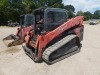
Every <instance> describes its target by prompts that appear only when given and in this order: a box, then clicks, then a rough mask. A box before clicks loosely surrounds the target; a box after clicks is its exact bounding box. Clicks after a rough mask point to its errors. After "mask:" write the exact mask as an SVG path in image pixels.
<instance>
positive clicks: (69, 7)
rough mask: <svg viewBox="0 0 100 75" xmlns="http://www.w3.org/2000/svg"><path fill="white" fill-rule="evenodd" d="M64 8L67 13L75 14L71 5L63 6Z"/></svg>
mask: <svg viewBox="0 0 100 75" xmlns="http://www.w3.org/2000/svg"><path fill="white" fill-rule="evenodd" d="M64 8H65V9H66V10H68V11H71V12H75V8H74V6H73V5H66V6H64Z"/></svg>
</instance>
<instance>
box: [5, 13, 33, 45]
mask: <svg viewBox="0 0 100 75" xmlns="http://www.w3.org/2000/svg"><path fill="white" fill-rule="evenodd" d="M33 17H34V16H33V15H32V14H25V15H21V16H20V25H21V26H20V28H17V32H16V35H14V34H11V35H9V36H7V37H5V38H4V39H3V41H4V43H5V44H6V45H7V47H11V46H15V45H20V44H22V43H23V42H24V39H25V36H26V33H27V32H28V31H30V30H32V29H33V25H32V24H33V23H32V22H33Z"/></svg>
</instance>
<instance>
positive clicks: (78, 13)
mask: <svg viewBox="0 0 100 75" xmlns="http://www.w3.org/2000/svg"><path fill="white" fill-rule="evenodd" d="M76 16H84V12H83V11H81V10H80V11H78V12H77V13H76Z"/></svg>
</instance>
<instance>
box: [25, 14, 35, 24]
mask: <svg viewBox="0 0 100 75" xmlns="http://www.w3.org/2000/svg"><path fill="white" fill-rule="evenodd" d="M33 21H34V17H33V15H27V16H26V26H30V25H32V24H33Z"/></svg>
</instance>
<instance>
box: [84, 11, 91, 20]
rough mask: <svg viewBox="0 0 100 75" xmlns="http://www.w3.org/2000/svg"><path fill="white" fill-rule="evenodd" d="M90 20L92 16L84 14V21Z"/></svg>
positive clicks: (88, 13) (87, 13)
mask: <svg viewBox="0 0 100 75" xmlns="http://www.w3.org/2000/svg"><path fill="white" fill-rule="evenodd" d="M91 18H92V14H91V13H90V12H89V11H87V12H84V20H89V19H91Z"/></svg>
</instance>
